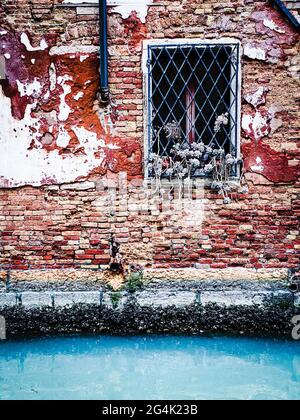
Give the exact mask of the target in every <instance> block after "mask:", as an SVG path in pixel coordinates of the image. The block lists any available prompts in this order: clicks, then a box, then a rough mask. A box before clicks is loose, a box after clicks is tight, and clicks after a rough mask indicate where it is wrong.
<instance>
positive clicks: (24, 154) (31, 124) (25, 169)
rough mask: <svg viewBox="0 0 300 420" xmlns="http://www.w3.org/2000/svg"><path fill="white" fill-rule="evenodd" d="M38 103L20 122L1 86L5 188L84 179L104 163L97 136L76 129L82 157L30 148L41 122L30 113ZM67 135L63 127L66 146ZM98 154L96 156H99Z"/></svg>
mask: <svg viewBox="0 0 300 420" xmlns="http://www.w3.org/2000/svg"><path fill="white" fill-rule="evenodd" d="M35 106H36V103H33V104H31V105H27V107H26V112H25V116H24V119H22V120H17V119H15V118H13V116H12V115H11V113H10V109H11V103H10V99H9V98H7V97H6V96H4V95H3V91H2V88H1V87H0V120H1V122H2V127H1V132H0V149H1V154H0V168H1V179H3V178H4V179H5V180H6V181H5V186H6V187H16V186H21V185H26V184H30V185H36V186H39V185H41V184H43V183H44V184H47V183H52V182H53V181H54V182H57V183H68V182H73V181H74V180H75V179H77V178H80V177H85V176H87V175H88V173H89V172H90V171H92V170H93V169H94V168H96V167H98V166H100V165H102V164H103V162H104V159H105V151H104V150H103V149H104V147H105V143H104V141H103V140H101V142H99V141H98V139H97V135H96V133H92V132H89V131H88V130H85V129H83V128H76V127H73V130H74V131H76V132H77V133H78V140H79V143H80V145H79V146H80V147H82V148H83V150H84V154H82V155H76V156H73V155H70V156H69V155H67V156H62V155H60V154H59V151H58V150H53V151H51V152H47V151H46V150H44V149H43V145H42V144H41V143H40V142H38V141H37V142H36V143H37V144H39V145H37V146H36V147H35V148H34V149H32V150H29V149H30V145H31V142H32V140H33V139H36V140H38V135H37V133H38V131H39V128H40V124H41V123H40V121H39V119H38V118H35V117H32V116H31V113H32V111H33V109H34V107H35ZM67 140H68V136H67V134H66V132H65V131H64V129H63V128H60V134H59V136H58V143H60V144H61V145H63V146H65V145H66V143H67ZM96 155H97V157H96Z"/></svg>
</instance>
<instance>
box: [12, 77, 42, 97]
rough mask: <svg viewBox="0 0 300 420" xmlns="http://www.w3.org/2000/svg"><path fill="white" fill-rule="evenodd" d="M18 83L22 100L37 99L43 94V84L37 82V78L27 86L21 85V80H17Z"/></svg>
mask: <svg viewBox="0 0 300 420" xmlns="http://www.w3.org/2000/svg"><path fill="white" fill-rule="evenodd" d="M16 82H17V86H18V90H19V93H20V96H21V98H22V97H23V96H35V97H37V96H39V95H40V94H41V92H42V84H41V82H39V81H38V80H37V78H35V79H34V81H33V82H32V83H27V84H24V83H21V82H20V81H19V80H17V81H16Z"/></svg>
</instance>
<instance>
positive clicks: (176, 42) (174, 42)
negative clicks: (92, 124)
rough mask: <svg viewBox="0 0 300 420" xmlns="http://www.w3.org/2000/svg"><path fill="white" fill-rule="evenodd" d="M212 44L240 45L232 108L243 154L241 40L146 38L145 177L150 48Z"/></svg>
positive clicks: (238, 149)
mask: <svg viewBox="0 0 300 420" xmlns="http://www.w3.org/2000/svg"><path fill="white" fill-rule="evenodd" d="M197 44H202V45H205V44H206V45H211V44H220V45H222V44H233V45H236V46H238V47H239V57H237V66H238V72H237V77H236V78H234V79H233V80H232V84H233V85H234V86H236V85H237V93H236V97H237V104H236V106H235V107H233V109H232V110H231V113H232V114H234V118H235V115H237V121H236V124H237V134H236V135H237V138H236V148H237V157H240V156H241V97H242V55H243V51H242V45H241V42H240V41H239V40H238V39H236V38H219V39H209V40H206V39H202V38H177V39H176V38H175V39H156V40H145V41H143V54H142V73H143V86H144V177H145V178H146V179H150V178H151V177H149V174H148V170H147V168H148V157H149V131H150V126H149V125H150V123H149V120H150V119H149V113H150V109H149V98H150V94H151V92H150V91H149V90H150V89H151V87H150V80H149V78H150V76H149V72H148V57H149V48H150V47H155V46H164V47H168V46H170V47H172V46H183V45H186V46H189V45H197Z"/></svg>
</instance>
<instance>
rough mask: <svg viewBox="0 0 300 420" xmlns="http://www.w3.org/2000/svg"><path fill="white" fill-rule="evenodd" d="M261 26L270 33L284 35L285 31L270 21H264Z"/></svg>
mask: <svg viewBox="0 0 300 420" xmlns="http://www.w3.org/2000/svg"><path fill="white" fill-rule="evenodd" d="M263 24H264V26H265V27H266V28H269V29H271V30H272V31H275V32H278V33H279V34H285V30H283V29H281V28H280V27H279V26H278V25H277V24H276V23H275V22H274V21H273V20H272V19H264V21H263Z"/></svg>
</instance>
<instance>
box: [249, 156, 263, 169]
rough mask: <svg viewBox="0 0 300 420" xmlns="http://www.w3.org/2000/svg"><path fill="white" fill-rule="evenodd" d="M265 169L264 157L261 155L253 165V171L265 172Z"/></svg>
mask: <svg viewBox="0 0 300 420" xmlns="http://www.w3.org/2000/svg"><path fill="white" fill-rule="evenodd" d="M264 169H265V167H264V165H263V164H262V159H261V158H260V157H257V158H256V165H252V166H251V170H252V171H253V172H263V171H264Z"/></svg>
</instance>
